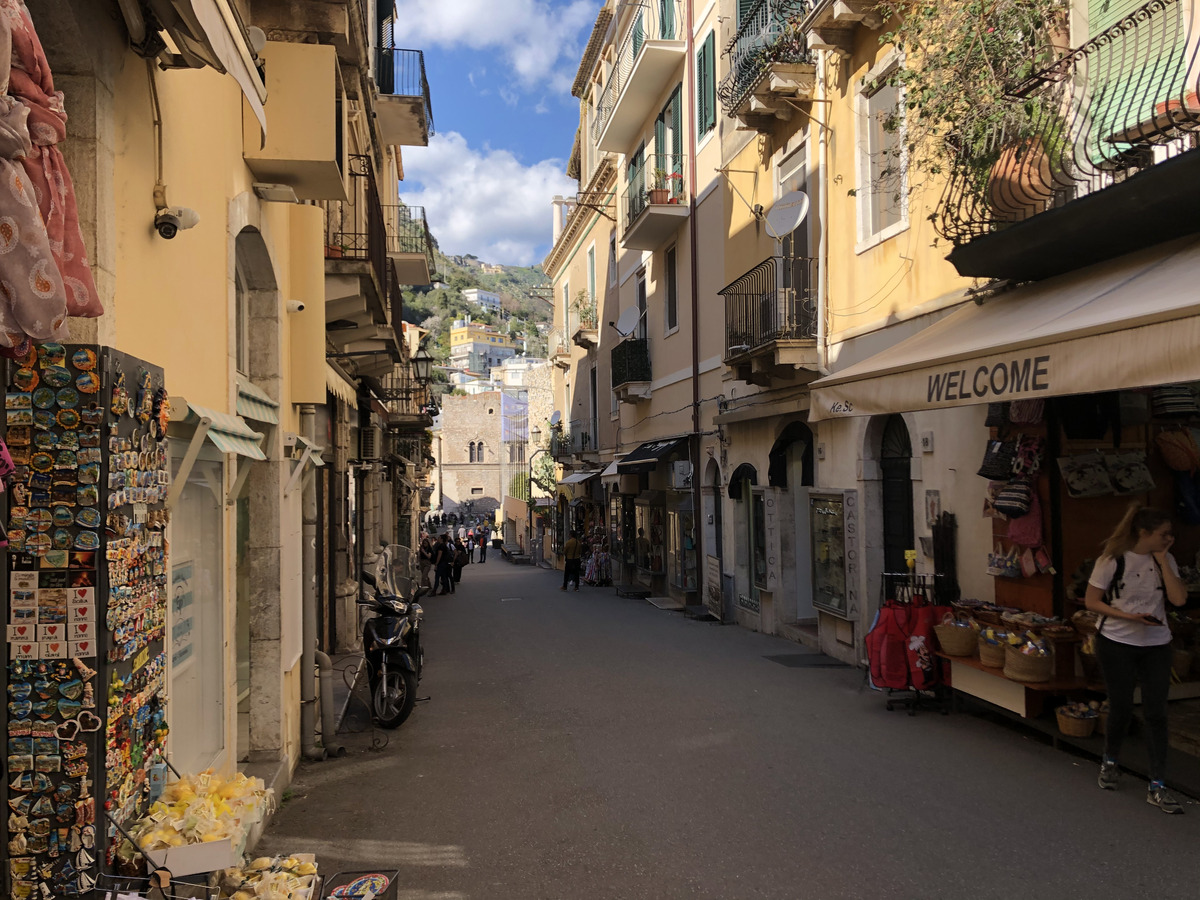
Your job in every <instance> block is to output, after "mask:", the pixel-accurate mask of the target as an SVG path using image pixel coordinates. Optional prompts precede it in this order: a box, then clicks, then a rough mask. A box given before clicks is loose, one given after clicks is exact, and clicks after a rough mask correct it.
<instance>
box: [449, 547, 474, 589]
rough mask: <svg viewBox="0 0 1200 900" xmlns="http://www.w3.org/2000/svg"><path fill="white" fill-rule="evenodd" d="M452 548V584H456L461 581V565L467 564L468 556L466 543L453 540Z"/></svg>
mask: <svg viewBox="0 0 1200 900" xmlns="http://www.w3.org/2000/svg"><path fill="white" fill-rule="evenodd" d="M452 550H453V552H454V564H453V565H454V573H453V574H454V584H455V586H457V585H458V583H459V582H460V581H462V570H463V566H465V565H466V564H467V562H468V561H469V559H470V558H469V557H468V556H467V545H466V544H464V543H463V542H462V541H461V540H457V541H455V542H454V547H453V548H452Z"/></svg>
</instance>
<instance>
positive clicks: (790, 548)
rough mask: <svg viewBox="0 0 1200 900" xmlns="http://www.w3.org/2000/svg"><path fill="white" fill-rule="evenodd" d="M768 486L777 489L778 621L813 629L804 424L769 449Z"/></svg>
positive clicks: (809, 465)
mask: <svg viewBox="0 0 1200 900" xmlns="http://www.w3.org/2000/svg"><path fill="white" fill-rule="evenodd" d="M769 458H770V468H769V469H768V471H767V483H768V484H769V485H770V486H771V487H775V488H779V489H780V493H779V495H778V500H779V536H780V545H779V549H780V553H781V555H782V558H781V560H780V562H781V567H782V572H783V585H784V589H783V591H781V592H780V596H779V598H778V600H777V603H778V604H779V609H778V612H777V614H778V616H779V621H780V622H784V623H795V624H802V625H812V624H815V623H816V617H817V611H816V608H815V607H814V606H813V595H812V546H811V540H810V531H811V527H810V526H811V523H810V516H809V495H810V492H811V489H812V486H813V482H814V471H813V435H812V431H811V430H810V429H809V427H808V425H807V424H805V423H804V422H792V423H790V424H789V425H787V426H785V427H784V429H783V430H782V431H781V432H780V433H779V437H777V438H776V439H775V443H774V445H773V446H772V447H771V453H770V457H769Z"/></svg>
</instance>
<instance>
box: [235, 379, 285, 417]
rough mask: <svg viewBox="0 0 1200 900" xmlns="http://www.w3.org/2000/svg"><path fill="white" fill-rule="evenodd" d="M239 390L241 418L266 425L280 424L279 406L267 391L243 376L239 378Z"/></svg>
mask: <svg viewBox="0 0 1200 900" xmlns="http://www.w3.org/2000/svg"><path fill="white" fill-rule="evenodd" d="M237 390H238V393H237V413H238V415H239V416H241V417H242V418H243V419H250V420H251V421H253V422H262V423H264V424H266V425H278V424H279V404H278V403H276V402H275V401H274V400H272V399H271V397H270V395H268V394H267V392H266V391H264V390H263V389H262V388H260V387H259V386H258V385H256V384H252V383H251V382H250V380H249V379H247V378H243V377H242V376H241V375H239V376H238V378H237Z"/></svg>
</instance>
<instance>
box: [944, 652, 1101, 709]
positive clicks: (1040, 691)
mask: <svg viewBox="0 0 1200 900" xmlns="http://www.w3.org/2000/svg"><path fill="white" fill-rule="evenodd" d="M937 655H938V656H940V657H941V658H942V659H944V660H947V661H948V662H949V663H950V687H951V688H953V689H954V690H956V691H961V692H962V693H964V694H969V695H970V696H972V697H978V698H979V699H980V700H986V701H987V702H988V703H992V704H995V705H996V706H999V707H1001V708H1002V709H1007V710H1010V711H1012V712H1015V713H1016V714H1017V715H1019V716H1021V717H1022V718H1026V719H1030V718H1036V717H1037V716H1040V715H1041V714H1042V710H1043V709H1044V708H1045V702H1046V698H1047V697H1050V696H1053V695H1054V694H1077V693H1081V692H1083V691H1086V690H1088V685H1087V682H1086V681H1085V680H1084V679H1082V678H1075V677H1071V678H1055V679H1054V680H1052V681H1038V682H1025V681H1013V680H1012V679H1011V678H1008V677H1006V676H1005V674H1004V669H1002V668H994V667H992V666H985V665H984V664H983V663H981V662H980V661H979V660H978V659H977V658H976V657H974V656H947V655H946V654H945V653H941V652H940V651H939V652H938V654H937Z"/></svg>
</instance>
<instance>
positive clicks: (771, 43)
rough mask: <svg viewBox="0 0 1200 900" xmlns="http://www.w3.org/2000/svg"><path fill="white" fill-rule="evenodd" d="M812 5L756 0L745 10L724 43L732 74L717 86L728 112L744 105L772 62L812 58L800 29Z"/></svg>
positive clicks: (808, 0)
mask: <svg viewBox="0 0 1200 900" xmlns="http://www.w3.org/2000/svg"><path fill="white" fill-rule="evenodd" d="M740 5H741V4H739V6H740ZM812 7H813V0H757V2H755V3H754V4H753V5H752V6H751V7H750V8H749V9H748V10H747V11H746V12H745V13H744V14H743V18H742V21H741V24H740V25H738V29H737V31H736V32H734V35H733V38H732V39H731V40H730V41H729V43H728V44H727V45H726V47H725V54H726V55H727V56H728V57H729V74H728V75H726V76H725V77H724V78H722V79H721V83H720V84H719V85H718V86H717V97H719V98H720V100H721V108H722V109H724V110H725V114H726V115H732V114H733V112H734V110H736V109H737V108H738V107H739V106H741V104H742V102H743V101H744V100H745V99H746V97H747V95H748V94H749V93H750V91H751V90H753V88H754V86H755V85H756V84H758V82H759V79H761V78H762V76H763V73H764V72H766V70H767V68H768V66H770V65H771V63H796V62H811V61H812V53H811V52H810V51H809V49H808V42H807V40H806V38H805V36H804V34H803V32H802V31H801V30H800V21H801V20H802V19H803V18H804V17H805V16H806V15H807V14H808V13H809V12H811V11H812Z"/></svg>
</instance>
